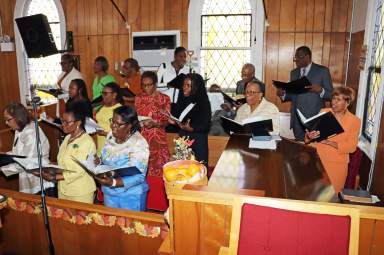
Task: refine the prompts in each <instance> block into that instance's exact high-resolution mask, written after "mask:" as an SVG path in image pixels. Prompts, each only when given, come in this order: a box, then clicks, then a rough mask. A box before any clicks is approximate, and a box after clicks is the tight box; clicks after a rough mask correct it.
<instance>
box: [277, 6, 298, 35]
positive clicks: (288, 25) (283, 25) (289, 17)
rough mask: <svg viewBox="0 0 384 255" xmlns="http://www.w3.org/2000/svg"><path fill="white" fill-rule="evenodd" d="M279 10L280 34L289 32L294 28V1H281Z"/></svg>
mask: <svg viewBox="0 0 384 255" xmlns="http://www.w3.org/2000/svg"><path fill="white" fill-rule="evenodd" d="M280 9H281V10H284V12H280V20H279V22H280V24H279V27H280V32H291V31H292V30H293V28H294V27H295V23H296V17H295V10H296V0H288V1H281V5H280Z"/></svg>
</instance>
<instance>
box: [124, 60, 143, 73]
mask: <svg viewBox="0 0 384 255" xmlns="http://www.w3.org/2000/svg"><path fill="white" fill-rule="evenodd" d="M125 63H129V65H130V66H131V67H132V68H134V69H135V70H136V72H138V71H139V70H140V66H139V62H137V60H136V59H134V58H127V59H126V60H124V64H125Z"/></svg>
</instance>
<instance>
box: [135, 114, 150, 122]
mask: <svg viewBox="0 0 384 255" xmlns="http://www.w3.org/2000/svg"><path fill="white" fill-rule="evenodd" d="M137 118H138V119H139V121H145V120H152V118H151V117H149V116H142V115H139V116H137Z"/></svg>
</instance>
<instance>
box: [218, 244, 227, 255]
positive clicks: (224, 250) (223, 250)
mask: <svg viewBox="0 0 384 255" xmlns="http://www.w3.org/2000/svg"><path fill="white" fill-rule="evenodd" d="M228 254H229V248H228V247H224V246H221V247H220V251H219V255H228Z"/></svg>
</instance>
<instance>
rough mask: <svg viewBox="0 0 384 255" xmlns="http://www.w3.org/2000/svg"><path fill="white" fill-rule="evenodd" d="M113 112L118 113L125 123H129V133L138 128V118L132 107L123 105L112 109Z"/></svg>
mask: <svg viewBox="0 0 384 255" xmlns="http://www.w3.org/2000/svg"><path fill="white" fill-rule="evenodd" d="M113 113H114V114H117V115H119V116H120V117H121V119H122V120H123V121H124V122H125V123H128V124H131V134H133V133H135V132H136V131H139V130H140V123H139V118H138V117H137V113H136V111H135V110H134V109H133V108H132V107H130V106H126V105H123V106H120V107H117V108H116V109H115V110H113Z"/></svg>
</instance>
